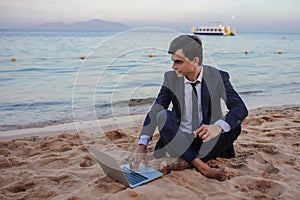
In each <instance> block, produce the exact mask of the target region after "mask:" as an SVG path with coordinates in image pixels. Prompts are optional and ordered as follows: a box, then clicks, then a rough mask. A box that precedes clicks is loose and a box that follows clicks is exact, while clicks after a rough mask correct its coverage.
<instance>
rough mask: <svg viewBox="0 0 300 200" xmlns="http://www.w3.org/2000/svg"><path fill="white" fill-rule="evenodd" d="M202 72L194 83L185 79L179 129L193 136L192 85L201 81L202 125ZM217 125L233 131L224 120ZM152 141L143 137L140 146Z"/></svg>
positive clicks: (199, 104) (224, 130)
mask: <svg viewBox="0 0 300 200" xmlns="http://www.w3.org/2000/svg"><path fill="white" fill-rule="evenodd" d="M201 69H202V70H201V72H200V74H199V76H198V78H197V80H195V81H194V82H191V81H189V80H188V79H187V78H185V77H184V109H183V111H182V112H183V113H182V115H181V122H180V126H179V129H180V131H181V132H183V133H190V134H193V131H194V130H192V91H193V87H192V85H191V84H190V83H195V82H196V81H199V83H198V84H197V85H196V90H197V96H198V111H199V122H200V123H201V122H202V120H203V114H202V106H201V83H202V77H203V67H201ZM215 124H216V125H218V126H220V127H221V128H222V129H223V132H229V131H230V130H231V127H230V125H229V124H228V123H227V122H225V121H224V120H222V119H219V120H218V121H216V122H215ZM149 141H150V136H148V135H141V137H140V140H139V143H138V144H144V145H146V146H147V145H148V143H149Z"/></svg>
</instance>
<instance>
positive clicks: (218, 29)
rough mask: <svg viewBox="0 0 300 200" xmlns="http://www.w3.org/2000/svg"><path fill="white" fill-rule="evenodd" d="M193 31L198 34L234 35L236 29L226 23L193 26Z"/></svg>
mask: <svg viewBox="0 0 300 200" xmlns="http://www.w3.org/2000/svg"><path fill="white" fill-rule="evenodd" d="M191 32H192V33H194V34H196V35H221V36H233V35H235V30H234V29H233V30H231V28H230V27H229V26H225V25H221V24H219V25H211V26H199V27H197V28H195V27H194V26H193V27H192V28H191Z"/></svg>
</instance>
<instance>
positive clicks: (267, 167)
mask: <svg viewBox="0 0 300 200" xmlns="http://www.w3.org/2000/svg"><path fill="white" fill-rule="evenodd" d="M254 160H255V161H256V163H255V164H254V166H253V167H254V168H257V169H258V170H261V171H264V172H266V173H268V174H277V173H278V172H279V169H277V168H276V167H275V166H274V165H273V163H272V161H271V160H269V161H268V160H267V159H266V158H265V157H264V155H263V154H262V153H257V154H255V155H254Z"/></svg>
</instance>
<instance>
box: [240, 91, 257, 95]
mask: <svg viewBox="0 0 300 200" xmlns="http://www.w3.org/2000/svg"><path fill="white" fill-rule="evenodd" d="M239 93H240V94H243V95H248V94H257V93H263V91H262V90H253V91H244V92H239Z"/></svg>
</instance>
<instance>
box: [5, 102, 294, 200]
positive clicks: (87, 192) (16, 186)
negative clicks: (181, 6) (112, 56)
mask: <svg viewBox="0 0 300 200" xmlns="http://www.w3.org/2000/svg"><path fill="white" fill-rule="evenodd" d="M108 124H109V123H108ZM141 124H142V118H137V119H136V121H135V123H132V125H130V126H127V127H126V126H119V127H115V126H109V125H107V124H106V125H105V127H106V129H103V130H99V127H97V126H94V128H92V127H90V128H87V127H81V129H80V131H79V132H76V131H75V130H72V126H71V125H70V124H69V125H66V126H64V125H61V126H55V127H56V128H53V127H52V128H51V127H46V128H44V129H26V130H17V131H15V132H14V131H11V132H3V133H1V137H0V139H1V141H0V169H1V174H0V199H69V200H76V199H143V200H145V199H151V200H153V199H299V196H300V160H299V158H300V148H299V146H300V140H299V138H300V105H288V106H277V107H265V108H260V109H256V110H251V111H250V114H249V116H248V117H247V118H246V120H245V121H244V122H243V131H242V133H241V135H240V137H239V138H238V140H237V141H236V142H235V149H236V154H237V155H236V157H235V158H233V159H223V158H222V159H221V158H218V159H216V160H212V161H209V162H208V164H209V165H210V166H213V167H225V166H226V167H228V168H229V170H230V171H231V177H230V179H229V180H227V181H224V182H219V181H217V180H213V179H208V178H206V177H204V176H202V175H201V174H200V173H199V172H197V171H196V170H195V169H186V170H183V171H176V172H175V171H172V172H171V173H170V174H167V175H164V176H163V177H162V178H159V179H157V180H154V181H152V182H150V183H148V184H145V185H142V186H139V187H137V188H134V189H130V188H126V187H125V186H123V185H122V184H120V183H118V182H116V181H115V180H113V179H111V178H109V177H107V176H106V175H105V174H104V173H103V171H102V169H101V168H100V165H99V164H98V163H97V162H96V161H95V159H94V158H93V157H92V155H91V154H89V152H88V151H87V149H86V145H93V146H96V147H97V148H100V149H102V150H105V151H107V152H110V153H111V154H112V155H113V156H114V157H115V158H116V159H117V160H118V161H119V162H120V163H121V164H124V163H125V162H126V160H127V159H128V157H129V156H130V152H132V151H134V148H135V146H136V142H137V140H138V135H139V131H140V128H141ZM66 127H67V128H66ZM103 127H104V126H103ZM39 131H40V132H39ZM9 134H11V135H10V137H9ZM11 137H14V138H11ZM157 138H158V133H157V132H156V134H155V136H154V141H152V142H151V143H150V147H149V149H150V150H153V147H154V144H155V140H157ZM150 160H151V159H150ZM160 161H161V160H151V161H150V165H152V166H153V167H155V168H159V163H160Z"/></svg>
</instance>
